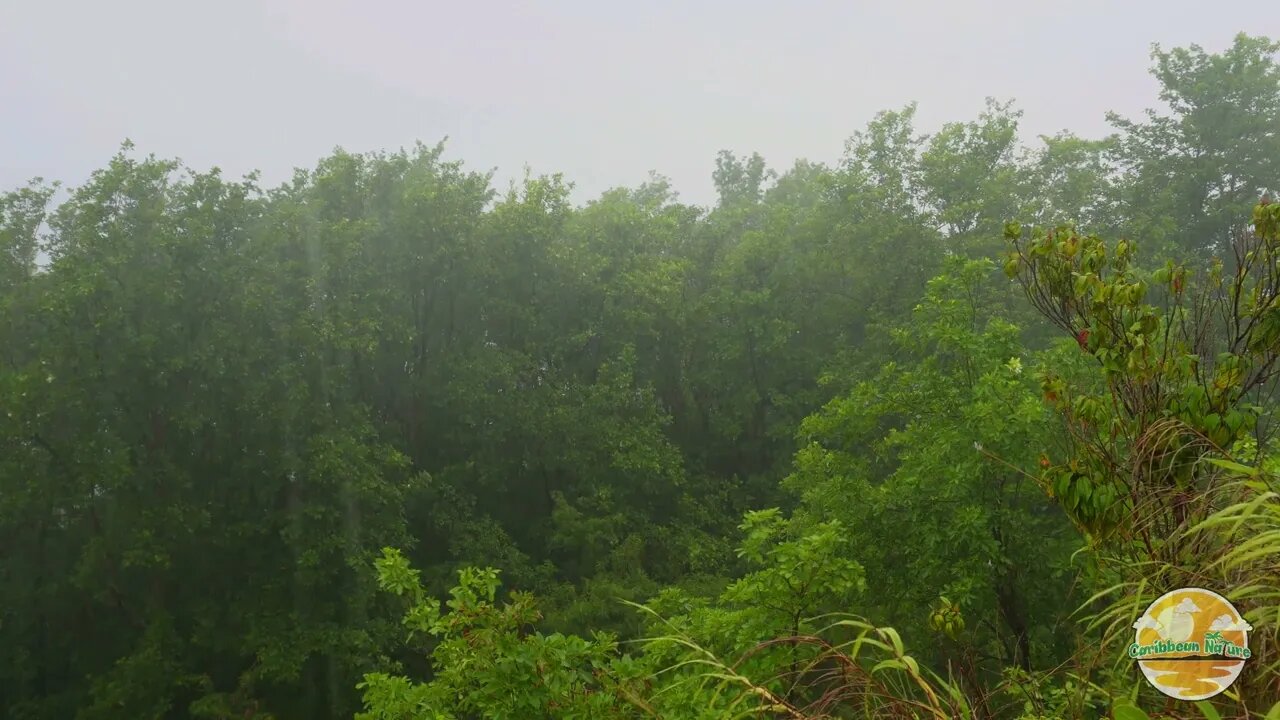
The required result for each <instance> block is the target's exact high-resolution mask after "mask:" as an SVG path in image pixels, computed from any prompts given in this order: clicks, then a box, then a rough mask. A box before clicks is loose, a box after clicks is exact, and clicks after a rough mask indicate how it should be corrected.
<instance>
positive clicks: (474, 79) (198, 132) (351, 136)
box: [0, 0, 1280, 202]
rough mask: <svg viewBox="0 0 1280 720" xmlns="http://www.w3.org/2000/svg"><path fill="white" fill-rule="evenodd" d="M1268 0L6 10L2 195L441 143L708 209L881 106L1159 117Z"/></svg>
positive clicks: (7, 3) (488, 158)
mask: <svg viewBox="0 0 1280 720" xmlns="http://www.w3.org/2000/svg"><path fill="white" fill-rule="evenodd" d="M1265 6H1266V4H1265V3H1259V2H1257V1H1256V0H1254V1H1252V2H1243V1H1237V0H1215V1H1214V2H1205V0H1162V1H1161V2H1148V1H1145V0H1144V1H1143V2H1122V1H1120V0H1116V1H1114V2H1103V1H1101V0H1075V1H1073V2H1065V1H1063V0H1056V1H1051V2H1042V1H1039V0H1021V1H1013V0H951V1H949V2H946V1H942V0H939V1H937V2H924V1H921V0H895V1H893V2H890V1H889V0H879V1H876V2H863V1H857V0H846V1H845V2H835V1H826V2H818V1H809V0H792V1H790V2H780V1H775V2H758V1H757V0H734V1H733V2H730V1H727V0H723V1H722V0H713V1H707V0H679V1H676V0H647V1H646V2H629V3H618V2H610V1H608V0H564V1H556V0H546V1H544V2H469V3H464V2H453V3H442V2H429V1H426V0H422V1H419V2H410V1H404V2H400V1H395V2H392V1H380V0H365V1H364V2H356V1H355V0H350V1H348V0H256V1H255V0H218V1H212V2H209V1H204V0H201V1H200V2H190V1H187V0H114V1H112V2H105V1H103V0H82V1H79V2H69V1H66V0H0V68H3V71H2V72H0V187H3V188H6V189H7V188H10V187H12V186H15V185H18V184H20V183H22V182H24V181H25V180H26V179H27V178H29V177H31V176H34V175H43V176H44V177H46V178H50V179H59V180H63V181H64V182H71V183H78V182H80V181H82V180H83V179H84V178H85V177H87V175H88V173H89V172H91V171H92V170H93V169H95V168H97V167H100V166H102V165H104V164H105V162H106V160H107V159H108V158H109V157H110V156H111V155H112V154H113V152H114V151H115V150H116V148H117V147H118V146H119V144H120V142H121V141H122V140H123V139H124V138H126V137H128V138H131V139H132V140H133V141H134V142H135V143H136V145H137V147H138V150H139V151H141V152H143V153H155V154H157V155H161V156H165V157H179V158H181V159H183V160H184V161H186V162H187V163H188V164H189V165H191V166H193V167H197V168H207V167H209V166H212V165H217V166H219V167H221V168H223V169H224V170H225V171H227V172H228V173H231V174H234V175H240V174H242V173H244V172H246V171H249V170H252V169H255V168H256V169H259V170H261V171H262V172H263V178H264V180H265V181H267V182H268V183H269V184H274V183H276V182H278V181H281V180H283V179H284V178H286V177H287V176H288V174H289V173H290V171H291V169H292V168H293V167H295V166H311V165H312V164H313V163H314V162H315V161H316V160H317V159H319V158H320V157H321V156H322V155H324V154H325V153H327V152H328V151H329V150H331V149H332V148H333V147H335V146H338V145H341V146H342V147H344V148H347V149H348V150H353V151H364V150H374V149H395V148H398V147H402V146H408V145H411V144H412V143H413V142H414V141H415V140H419V139H420V140H423V141H424V142H428V143H434V142H435V141H437V140H439V139H441V138H442V137H443V136H445V135H448V136H449V137H450V141H449V144H448V147H449V151H448V156H449V157H451V158H459V159H462V160H465V161H466V162H467V164H468V165H469V166H471V167H473V168H476V169H490V168H494V167H497V168H498V169H499V175H498V178H499V181H500V182H502V183H505V181H506V180H507V179H510V178H512V177H515V176H518V175H520V174H521V173H522V172H523V167H524V166H526V165H528V166H530V167H531V168H532V169H533V171H534V172H537V173H542V172H564V173H565V174H566V175H567V176H568V178H569V179H570V180H572V181H574V182H575V183H576V185H577V187H578V194H577V199H579V200H585V199H588V198H590V197H593V196H595V195H596V194H598V193H599V192H600V191H601V190H604V189H606V188H609V187H613V186H617V185H634V184H637V183H639V182H642V181H644V180H645V179H646V177H647V176H648V172H649V171H650V170H656V171H658V172H660V173H662V174H664V175H666V176H668V177H670V178H671V179H672V181H673V183H674V184H675V187H676V188H677V189H678V190H679V191H680V192H681V197H682V198H683V199H685V200H687V201H691V202H708V201H710V200H712V199H713V197H714V193H713V192H712V186H711V180H710V176H711V170H712V167H713V163H714V157H715V153H716V152H717V151H718V150H720V149H722V148H723V149H730V150H733V151H735V152H739V153H749V152H751V151H753V150H755V151H759V152H760V153H761V154H762V155H764V156H765V158H766V160H768V161H769V163H770V165H771V166H774V167H777V168H784V167H787V166H789V165H790V164H791V162H792V161H793V160H794V159H796V158H798V157H804V158H809V159H811V160H819V161H833V160H835V159H836V158H838V157H839V156H840V154H841V151H842V149H843V143H844V140H845V138H847V137H848V136H849V135H850V134H852V133H853V132H854V131H856V130H857V129H859V128H860V127H861V126H862V125H863V124H865V123H866V121H867V120H869V119H870V118H871V117H872V116H873V115H874V114H875V113H876V112H877V111H879V110H883V109H889V108H896V107H900V106H902V105H904V104H905V103H907V102H909V101H912V100H916V101H918V102H919V103H920V108H919V113H918V119H919V122H920V126H921V129H923V130H934V129H936V128H937V127H938V126H940V125H941V124H942V123H943V122H947V121H950V120H968V119H971V118H973V117H974V116H975V115H976V114H977V113H978V112H979V111H980V110H981V108H982V105H983V99H984V98H985V97H986V96H994V97H997V98H1000V99H1008V98H1013V99H1016V100H1017V103H1018V106H1019V107H1020V108H1022V109H1023V110H1024V111H1025V113H1026V114H1025V117H1024V123H1023V129H1024V134H1025V135H1026V137H1028V138H1034V136H1035V135H1036V134H1040V133H1052V132H1054V131H1057V130H1059V129H1063V128H1069V129H1072V130H1074V131H1076V132H1078V133H1080V134H1084V135H1099V134H1102V133H1104V132H1105V131H1106V123H1105V120H1104V118H1103V113H1104V112H1105V111H1106V110H1108V109H1114V110H1117V111H1119V112H1121V113H1124V114H1129V115H1136V114H1137V113H1139V112H1140V111H1141V109H1142V108H1144V107H1149V106H1152V105H1155V104H1156V103H1157V98H1156V84H1155V81H1154V80H1153V79H1152V78H1150V76H1149V75H1148V74H1147V69H1148V66H1149V64H1150V63H1149V59H1148V54H1149V49H1150V44H1151V43H1153V42H1159V43H1161V44H1162V45H1164V46H1166V47H1170V46H1176V45H1186V44H1190V43H1197V44H1200V45H1202V46H1204V47H1206V48H1207V49H1210V50H1220V49H1222V48H1224V47H1226V46H1227V45H1229V44H1230V42H1231V38H1232V36H1233V35H1234V34H1235V33H1236V32H1239V31H1241V30H1244V31H1247V32H1250V33H1251V34H1259V33H1263V34H1266V33H1269V34H1271V35H1273V36H1274V35H1280V28H1278V27H1267V26H1266V24H1265V22H1264V21H1263V18H1265V17H1268V16H1274V13H1267V12H1266V11H1265V9H1264V8H1265Z"/></svg>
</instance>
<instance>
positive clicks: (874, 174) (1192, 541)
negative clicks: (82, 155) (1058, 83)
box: [0, 35, 1280, 720]
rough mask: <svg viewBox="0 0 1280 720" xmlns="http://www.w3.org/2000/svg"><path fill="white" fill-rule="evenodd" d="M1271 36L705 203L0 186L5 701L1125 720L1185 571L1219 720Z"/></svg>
mask: <svg viewBox="0 0 1280 720" xmlns="http://www.w3.org/2000/svg"><path fill="white" fill-rule="evenodd" d="M1278 47H1280V46H1277V45H1276V43H1274V42H1272V41H1270V40H1267V39H1263V38H1255V37H1249V36H1245V35H1241V36H1239V37H1237V38H1236V40H1235V42H1234V44H1233V45H1232V46H1231V47H1230V48H1229V49H1227V50H1226V51H1225V52H1223V53H1219V54H1212V53H1208V52H1205V51H1204V50H1202V49H1200V48H1198V47H1195V46H1192V47H1190V48H1182V49H1174V50H1170V51H1165V50H1162V49H1160V48H1156V49H1155V52H1154V54H1153V59H1154V61H1155V67H1154V75H1155V77H1156V79H1157V80H1158V81H1159V83H1160V85H1161V96H1160V97H1161V99H1162V100H1163V101H1164V102H1165V103H1166V104H1167V105H1168V110H1167V112H1166V113H1163V114H1162V113H1159V112H1155V113H1151V114H1150V115H1148V116H1147V118H1146V119H1145V120H1143V121H1141V122H1135V121H1127V120H1122V119H1119V118H1114V117H1113V118H1112V122H1113V124H1114V126H1115V129H1116V133H1115V134H1114V135H1112V136H1110V137H1106V138H1101V139H1088V138H1081V137H1076V136H1074V135H1071V134H1069V133H1064V134H1060V135H1057V136H1054V137H1049V138H1042V141H1041V142H1038V143H1036V144H1035V145H1033V146H1030V147H1026V146H1023V145H1021V144H1020V143H1019V140H1018V131H1019V125H1018V124H1019V119H1020V112H1019V110H1017V109H1016V108H1015V107H1014V106H1013V105H1012V104H1009V103H999V102H995V101H989V102H988V104H987V106H986V108H985V110H984V111H983V112H982V113H981V114H980V115H979V116H978V117H977V118H975V119H972V120H969V121H962V122H951V123H947V124H945V125H943V126H942V128H941V129H940V130H939V131H938V132H936V133H934V134H932V135H926V134H922V133H920V132H918V131H917V129H916V127H915V112H916V110H915V106H914V105H909V106H906V107H904V108H902V109H899V110H896V111H890V112H884V113H880V114H879V115H877V116H876V117H875V118H874V119H873V120H872V121H871V122H870V123H868V125H867V126H866V127H865V128H863V129H862V130H860V131H858V132H855V133H854V134H853V135H852V137H851V138H850V140H849V142H848V144H847V145H846V147H845V152H844V155H843V156H842V157H841V158H839V159H838V160H837V161H836V162H834V163H832V164H830V165H826V164H820V163H815V162H809V161H804V160H801V161H797V162H796V163H795V164H794V165H793V166H791V167H790V168H786V169H777V170H775V169H771V168H770V167H769V166H768V164H767V163H766V162H765V160H764V159H763V158H762V157H761V156H759V155H758V154H752V155H750V156H746V157H739V156H735V155H733V154H732V153H727V152H726V153H722V154H721V155H720V156H719V157H718V158H717V159H716V162H715V168H714V173H713V180H714V182H715V186H716V189H717V191H718V195H719V200H718V202H717V203H716V204H715V206H713V207H709V208H702V207H695V206H691V205H687V204H684V203H681V202H679V200H678V198H677V195H676V193H675V191H674V190H673V189H672V188H671V186H670V184H669V183H668V182H667V181H666V180H664V179H663V178H661V177H659V176H654V177H653V178H651V179H650V181H649V182H646V183H644V184H643V185H640V186H638V187H635V188H618V189H613V190H610V191H608V192H606V193H603V194H602V195H601V196H600V197H598V198H596V199H595V200H592V201H591V202H588V203H586V204H584V205H581V206H576V205H575V204H573V203H572V202H570V193H571V187H572V186H571V185H570V184H569V182H568V181H567V180H566V179H564V178H562V177H560V176H549V177H526V178H524V179H523V180H522V181H520V182H516V183H513V184H512V185H511V186H510V187H509V188H506V189H503V190H495V189H494V188H493V187H492V183H491V180H492V178H491V176H490V175H489V174H486V173H478V172H474V171H471V170H468V169H466V167H464V165H463V164H462V163H460V162H456V161H451V160H446V159H445V150H444V148H443V147H442V146H438V145H437V146H423V145H418V146H416V147H414V148H412V149H409V150H404V151H399V152H394V153H372V154H363V155H361V154H353V153H349V152H345V151H341V150H338V151H335V152H334V153H333V154H332V155H330V156H329V157H326V158H323V159H321V160H320V161H319V162H318V163H317V164H316V165H315V167H314V168H311V169H307V170H299V171H297V172H296V174H295V175H294V176H293V177H292V178H291V179H290V180H289V181H288V182H286V183H284V184H283V185H281V186H279V187H276V188H270V189H267V188H263V187H260V186H259V184H258V182H257V180H256V178H254V177H252V176H251V177H248V178H245V179H242V180H239V181H234V180H230V179H227V178H225V177H223V176H222V174H221V173H219V172H218V171H217V170H212V171H208V172H199V171H193V170H190V169H188V168H185V167H183V166H182V165H181V164H180V163H178V162H174V161H168V160H164V159H158V158H155V157H140V156H139V155H138V154H137V153H135V152H134V151H133V148H132V146H131V145H129V144H127V143H126V145H125V146H124V147H123V148H122V149H121V151H120V153H119V154H117V155H116V156H115V157H113V158H112V159H111V160H110V161H109V162H108V163H107V164H106V166H105V167H104V168H102V169H101V170H99V171H97V172H96V173H95V174H94V175H93V176H92V177H91V178H89V179H88V180H87V182H85V183H84V184H82V185H81V186H79V187H73V188H69V189H66V190H63V189H62V188H61V187H60V186H58V185H57V184H45V183H43V182H41V181H35V182H33V183H31V184H29V185H27V186H25V187H23V188H19V189H17V190H15V191H13V192H9V193H5V194H3V195H0V547H3V551H2V552H0V647H3V648H4V652H3V653H0V716H4V717H11V718H22V719H23V720H41V719H49V720H54V719H57V720H61V719H62V718H81V719H93V718H117V717H130V718H133V717H137V718H158V717H201V718H210V719H217V720H229V719H230V718H241V719H243V718H258V720H264V719H266V718H279V719H280V720H292V719H294V718H308V719H311V718H338V717H350V716H351V715H352V713H354V712H357V711H358V710H359V709H360V708H361V707H363V708H364V710H363V712H364V713H365V715H364V716H365V717H368V718H391V717H395V718H444V717H455V718H459V719H461V718H464V717H512V718H517V717H518V718H524V717H592V718H609V717H617V718H622V717H628V718H629V717H633V716H634V717H666V718H699V719H704V718H705V719H709V718H721V717H735V716H749V715H764V716H782V717H789V718H792V720H798V719H799V718H818V717H893V718H900V717H908V716H910V717H933V718H939V719H941V718H953V717H970V716H972V717H981V718H984V719H985V718H994V717H1015V716H1018V717H1023V718H1033V717H1035V718H1047V717H1062V718H1066V717H1092V716H1102V715H1105V714H1107V713H1112V714H1113V716H1114V715H1116V714H1121V715H1122V714H1130V715H1133V716H1135V717H1136V715H1134V713H1137V712H1140V711H1138V710H1136V708H1138V707H1141V708H1143V709H1144V710H1145V711H1147V712H1148V713H1154V710H1153V709H1154V708H1155V707H1157V706H1156V705H1153V704H1151V700H1152V697H1151V696H1150V694H1149V693H1148V694H1144V693H1145V691H1141V692H1140V691H1135V689H1134V678H1133V677H1132V672H1131V670H1132V668H1131V667H1129V666H1127V665H1124V664H1123V662H1119V663H1118V661H1117V658H1121V659H1122V653H1119V652H1117V651H1116V649H1115V648H1116V643H1118V642H1121V638H1122V637H1123V635H1124V633H1125V632H1128V630H1131V627H1129V623H1131V622H1132V619H1131V611H1132V608H1133V605H1134V603H1137V602H1141V601H1143V600H1145V599H1149V596H1150V593H1151V592H1153V591H1154V589H1155V588H1157V587H1164V586H1169V585H1173V584H1194V583H1197V582H1204V581H1205V578H1209V579H1210V580H1212V581H1213V582H1216V583H1218V584H1219V585H1220V586H1222V587H1225V588H1234V589H1233V590H1231V592H1233V593H1235V594H1234V595H1233V596H1232V597H1233V598H1234V599H1238V601H1239V602H1240V603H1241V606H1242V609H1243V610H1244V611H1245V612H1246V614H1247V616H1248V617H1249V618H1250V621H1251V622H1253V623H1254V625H1255V626H1256V627H1258V628H1261V629H1262V632H1260V633H1258V635H1257V638H1258V639H1257V640H1256V642H1257V643H1258V645H1257V646H1256V648H1255V650H1256V653H1255V654H1256V657H1258V658H1259V659H1260V660H1259V662H1257V663H1256V667H1258V668H1260V669H1259V670H1258V672H1257V673H1254V674H1251V675H1250V676H1249V677H1247V678H1244V679H1242V681H1241V685H1240V686H1239V697H1240V698H1243V700H1242V701H1241V707H1243V706H1244V704H1247V706H1248V709H1249V710H1248V711H1249V712H1252V713H1253V714H1254V715H1255V716H1256V715H1257V714H1258V713H1259V712H1260V710H1261V709H1262V708H1264V707H1265V706H1266V705H1265V703H1264V701H1265V700H1270V699H1272V698H1274V697H1275V696H1276V687H1275V685H1274V677H1276V676H1277V671H1278V670H1280V668H1278V667H1277V666H1276V662H1277V660H1276V658H1277V657H1278V656H1277V654H1276V653H1277V651H1276V640H1275V638H1276V635H1275V623H1276V618H1277V617H1280V616H1278V615H1277V614H1276V606H1277V598H1276V596H1275V590H1274V588H1275V587H1276V586H1277V585H1280V582H1278V581H1277V580H1276V579H1275V578H1274V571H1275V567H1276V561H1275V554H1276V553H1275V542H1274V539H1275V527H1274V526H1275V521H1276V513H1275V511H1274V509H1275V496H1274V481H1273V479H1272V478H1273V476H1274V474H1275V472H1276V471H1277V470H1278V469H1280V456H1277V455H1276V454H1275V452H1274V449H1273V448H1272V447H1271V444H1270V439H1271V434H1272V429H1273V427H1274V422H1275V413H1274V402H1273V399H1272V398H1271V397H1270V395H1269V393H1270V390H1271V388H1272V387H1273V385H1274V382H1275V380H1276V372H1277V367H1278V363H1277V360H1276V357H1277V355H1278V354H1280V307H1278V306H1277V302H1278V301H1277V300H1276V298H1277V296H1280V274H1277V273H1278V271H1277V268H1278V267H1280V264H1278V263H1280V254H1277V253H1280V250H1278V249H1277V248H1280V203H1275V202H1269V201H1268V200H1267V199H1265V198H1264V200H1263V201H1262V202H1260V203H1259V202H1257V199H1258V197H1259V196H1261V195H1263V193H1264V191H1266V190H1267V189H1268V185H1269V184H1273V183H1274V182H1275V178H1276V177H1277V172H1276V170H1277V167H1276V162H1277V158H1280V152H1278V150H1280V148H1278V147H1277V145H1276V142H1277V136H1276V133H1275V132H1274V131H1273V130H1274V128H1275V127H1277V126H1280V70H1278V69H1277V68H1278V66H1277V63H1276V58H1275V55H1276V51H1277V49H1278ZM1270 189H1272V190H1275V188H1274V187H1271V188H1270ZM1010 218H1022V219H1023V220H1024V221H1025V225H1023V224H1018V223H1016V222H1014V223H1007V221H1008V220H1009V219H1010ZM1006 223H1007V224H1006ZM1002 227H1003V229H1004V231H1005V235H1006V237H1007V238H1008V239H1009V240H1011V241H1013V245H1014V248H1013V252H1012V253H1011V254H1009V255H1008V256H1006V258H1005V260H1004V270H1005V272H1006V274H1007V276H1005V277H1002V276H1001V274H1000V273H999V272H998V269H997V266H996V265H993V264H992V262H991V260H990V259H989V256H991V255H994V254H995V248H996V245H997V244H998V243H999V236H1000V231H1001V229H1002ZM1104 237H1105V238H1114V240H1104V239H1103V238H1104ZM1135 239H1137V240H1140V241H1141V243H1142V246H1143V249H1144V254H1143V255H1138V254H1137V252H1136V248H1137V244H1136V242H1135ZM1215 256H1216V257H1218V258H1220V259H1219V260H1217V261H1214V260H1212V258H1213V257H1215ZM1009 278H1015V279H1016V280H1017V281H1018V282H1016V283H1013V282H1009ZM1019 289H1021V290H1022V291H1024V292H1023V294H1019V293H1018V292H1017V291H1018V290H1019ZM1027 299H1029V300H1030V303H1028V302H1026V300H1027ZM1055 333H1065V336H1062V337H1055V336H1054V335H1055ZM761 508H771V509H763V510H762V509H761ZM385 548H403V554H400V552H398V551H388V550H385ZM477 568H486V569H485V570H479V569H477ZM499 578H502V584H499V580H498V579H499ZM378 588H381V590H382V591H383V592H382V593H379V592H378ZM535 593H536V596H537V597H538V598H540V602H538V603H535V601H534V597H535ZM446 595H447V596H448V599H447V601H446V602H445V603H444V604H443V605H441V603H440V602H438V601H437V600H436V599H435V598H440V597H445V596H446ZM391 606H394V609H392V607H391ZM1077 608H1079V612H1078V613H1077V614H1075V615H1074V616H1073V615H1072V611H1073V610H1076V609H1077ZM895 628H896V629H895ZM622 648H626V650H627V652H623V651H622ZM908 649H910V652H908ZM361 678H364V681H363V684H362V685H360V687H359V689H358V690H357V688H356V685H357V683H359V682H360V679H361ZM1121 697H1126V698H1129V701H1128V702H1121V703H1120V704H1118V705H1117V704H1116V702H1117V698H1121ZM1006 701H1007V702H1006ZM1009 703H1012V704H1009ZM1205 708H1208V710H1205ZM1237 709H1239V708H1237V707H1236V706H1233V705H1230V704H1229V703H1228V702H1227V700H1225V699H1215V701H1214V704H1213V705H1209V706H1203V707H1200V708H1197V709H1196V710H1195V711H1196V712H1201V711H1203V714H1204V715H1205V716H1206V717H1211V713H1212V712H1213V711H1217V712H1218V713H1219V714H1220V715H1222V716H1223V717H1227V716H1229V714H1230V713H1231V712H1235V711H1236V710H1237ZM1237 714H1240V715H1242V716H1243V714H1244V710H1240V712H1239V713H1237ZM1273 714H1274V713H1273ZM1153 716H1154V715H1153Z"/></svg>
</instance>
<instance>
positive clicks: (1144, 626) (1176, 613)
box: [1129, 588, 1253, 700]
mask: <svg viewBox="0 0 1280 720" xmlns="http://www.w3.org/2000/svg"><path fill="white" fill-rule="evenodd" d="M1133 629H1134V638H1133V644H1132V645H1130V646H1129V657H1130V658H1133V659H1134V660H1136V661H1137V662H1138V667H1140V668H1142V674H1143V675H1145V676H1146V678H1147V681H1148V682H1150V683H1151V684H1152V685H1154V686H1155V688H1156V689H1157V690H1159V691H1160V692H1162V693H1164V694H1165V695H1168V696H1169V697H1172V698H1177V699H1178V700H1204V699H1206V698H1211V697H1213V696H1214V695H1217V694H1218V693H1220V692H1222V691H1223V690H1226V689H1227V688H1229V687H1231V683H1233V682H1235V680H1236V678H1237V677H1239V676H1240V671H1241V670H1243V669H1244V664H1245V661H1246V660H1248V659H1249V656H1250V655H1251V653H1250V652H1249V635H1248V633H1249V631H1250V630H1252V629H1253V628H1252V627H1250V625H1249V623H1247V622H1245V621H1244V618H1243V617H1241V615H1240V613H1239V612H1237V611H1236V609H1235V606H1233V605H1232V604H1231V603H1230V602H1228V601H1227V599H1226V598H1224V597H1222V596H1221V595H1219V594H1217V593H1215V592H1212V591H1209V590H1204V589H1202V588H1181V589H1179V590H1174V591H1172V592H1168V593H1165V594H1164V595H1161V596H1160V597H1159V598H1157V599H1156V601H1155V602H1153V603H1151V605H1149V606H1148V607H1147V611H1146V612H1145V613H1143V614H1142V617H1140V618H1138V621H1137V622H1135V623H1134V624H1133Z"/></svg>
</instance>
